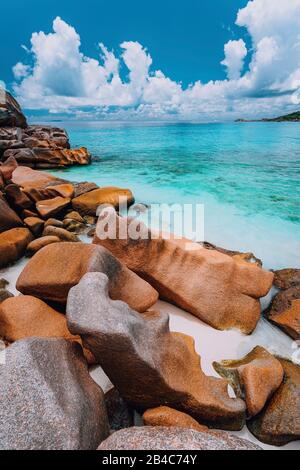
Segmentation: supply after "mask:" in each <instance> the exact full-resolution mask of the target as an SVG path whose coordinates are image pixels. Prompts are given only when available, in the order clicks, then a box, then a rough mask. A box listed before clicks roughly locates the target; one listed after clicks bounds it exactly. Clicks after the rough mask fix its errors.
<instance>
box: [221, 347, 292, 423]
mask: <svg viewBox="0 0 300 470" xmlns="http://www.w3.org/2000/svg"><path fill="white" fill-rule="evenodd" d="M213 365H214V368H215V370H216V371H217V372H218V373H219V374H220V375H221V376H222V377H224V378H225V379H227V380H229V382H230V384H231V385H232V387H233V389H234V391H235V393H236V395H237V396H238V397H240V398H242V399H243V400H245V401H246V404H247V410H248V415H249V416H255V415H257V414H258V413H259V412H260V411H261V410H262V409H263V407H264V406H265V404H266V402H267V401H268V400H269V399H270V397H271V396H272V395H273V394H274V392H276V390H277V389H278V388H279V387H280V385H281V383H282V381H283V375H284V372H283V367H282V365H281V364H280V362H279V361H278V360H277V359H276V358H275V357H274V356H272V354H270V353H269V352H268V351H267V350H266V349H264V348H262V347H260V346H257V347H256V348H254V349H253V350H252V351H251V352H250V353H249V354H247V356H245V357H244V358H243V359H241V360H233V361H230V360H229V361H228V360H227V361H222V362H220V363H217V362H215V363H214V364H213Z"/></svg>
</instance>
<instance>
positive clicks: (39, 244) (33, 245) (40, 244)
mask: <svg viewBox="0 0 300 470" xmlns="http://www.w3.org/2000/svg"><path fill="white" fill-rule="evenodd" d="M59 242H61V240H60V238H58V237H56V236H50V235H49V236H46V237H41V238H37V239H36V240H33V241H32V242H30V243H29V245H27V248H26V253H25V255H26V256H27V257H28V258H31V257H32V256H33V255H35V254H36V253H37V252H38V251H39V250H41V249H42V248H44V247H45V246H48V245H51V244H53V243H59Z"/></svg>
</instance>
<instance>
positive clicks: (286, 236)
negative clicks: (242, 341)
mask: <svg viewBox="0 0 300 470" xmlns="http://www.w3.org/2000/svg"><path fill="white" fill-rule="evenodd" d="M58 126H60V127H65V128H66V129H67V131H68V132H69V135H70V139H71V143H72V146H86V147H88V148H89V150H90V151H91V153H92V154H93V155H94V156H95V160H94V162H93V164H92V165H91V166H89V167H76V168H71V169H68V170H63V171H55V174H57V175H59V176H62V177H64V178H69V179H73V180H77V181H79V180H89V181H95V182H96V183H98V184H99V185H102V186H104V185H118V186H123V187H129V188H130V189H132V190H133V191H134V193H135V196H136V199H137V200H138V201H141V202H145V203H151V202H152V203H154V202H155V203H157V202H167V203H180V204H183V203H190V202H192V203H203V204H204V205H205V238H206V239H207V240H209V241H211V242H215V243H218V244H222V245H223V246H226V247H228V248H232V249H241V250H247V251H254V252H255V253H256V254H257V255H258V256H260V257H261V258H262V259H263V260H264V262H265V264H266V265H267V266H268V267H273V268H280V267H286V266H298V267H299V266H300V124H298V123H242V124H237V123H232V124H166V125H164V124H158V125H154V124H153V125H151V124H148V125H142V124H140V125H139V124H124V123H70V122H66V123H58Z"/></svg>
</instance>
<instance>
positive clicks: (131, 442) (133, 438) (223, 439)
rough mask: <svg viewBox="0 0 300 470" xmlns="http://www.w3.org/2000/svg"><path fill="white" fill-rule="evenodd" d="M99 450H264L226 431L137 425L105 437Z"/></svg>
mask: <svg viewBox="0 0 300 470" xmlns="http://www.w3.org/2000/svg"><path fill="white" fill-rule="evenodd" d="M98 450H262V449H261V448H260V447H259V446H257V445H255V444H252V442H250V441H246V440H245V439H240V438H238V437H235V436H232V435H230V434H227V433H225V432H222V433H221V432H220V433H218V435H213V436H212V435H211V434H208V433H205V432H199V431H195V430H194V429H183V428H176V427H174V428H165V427H159V426H155V427H151V426H144V427H134V428H128V429H123V430H121V431H117V432H115V433H114V434H112V435H111V436H110V437H109V438H108V439H106V440H105V441H104V442H102V444H101V445H100V447H99V448H98Z"/></svg>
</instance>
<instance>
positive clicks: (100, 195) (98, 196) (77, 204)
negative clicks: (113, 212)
mask: <svg viewBox="0 0 300 470" xmlns="http://www.w3.org/2000/svg"><path fill="white" fill-rule="evenodd" d="M120 197H122V198H123V202H124V199H125V201H126V200H127V203H128V205H130V204H132V203H133V202H134V197H133V194H132V192H131V191H130V190H129V189H121V188H116V187H107V188H100V189H95V190H94V191H89V192H88V193H85V194H82V195H81V196H78V197H76V198H74V199H73V201H72V205H73V208H74V210H75V211H78V212H79V213H80V214H82V215H96V212H97V209H98V207H99V206H101V205H102V204H111V205H112V206H114V207H116V208H117V207H118V206H119V198H120Z"/></svg>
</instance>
